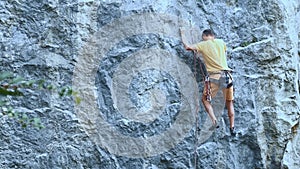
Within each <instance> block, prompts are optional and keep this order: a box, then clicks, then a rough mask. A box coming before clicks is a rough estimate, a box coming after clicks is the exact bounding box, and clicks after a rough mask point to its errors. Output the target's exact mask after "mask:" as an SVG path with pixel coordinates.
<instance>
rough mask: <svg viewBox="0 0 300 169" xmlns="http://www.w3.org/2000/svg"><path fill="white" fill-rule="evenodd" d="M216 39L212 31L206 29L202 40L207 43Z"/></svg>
mask: <svg viewBox="0 0 300 169" xmlns="http://www.w3.org/2000/svg"><path fill="white" fill-rule="evenodd" d="M214 38H215V35H214V32H213V31H212V30H211V29H205V30H204V31H203V32H202V39H203V40H204V41H206V40H212V39H214Z"/></svg>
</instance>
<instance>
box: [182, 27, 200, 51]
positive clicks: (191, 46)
mask: <svg viewBox="0 0 300 169" xmlns="http://www.w3.org/2000/svg"><path fill="white" fill-rule="evenodd" d="M180 35H181V40H182V43H183V45H184V48H185V49H186V50H197V45H196V44H193V45H190V44H188V43H187V40H186V37H185V35H184V32H183V30H182V29H180Z"/></svg>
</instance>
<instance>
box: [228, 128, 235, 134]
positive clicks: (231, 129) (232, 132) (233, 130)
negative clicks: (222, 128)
mask: <svg viewBox="0 0 300 169" xmlns="http://www.w3.org/2000/svg"><path fill="white" fill-rule="evenodd" d="M229 129H230V134H231V136H235V135H236V131H235V128H234V127H232V128H229Z"/></svg>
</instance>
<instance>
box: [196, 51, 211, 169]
mask: <svg viewBox="0 0 300 169" xmlns="http://www.w3.org/2000/svg"><path fill="white" fill-rule="evenodd" d="M193 54H194V76H195V78H196V79H197V65H196V63H197V60H198V62H199V69H200V70H201V75H202V80H203V83H204V85H207V86H206V89H207V90H210V88H209V87H210V85H209V84H208V82H209V81H207V80H209V79H207V78H208V77H207V76H206V73H205V72H204V69H203V66H202V63H201V60H200V59H199V58H198V57H197V51H193ZM195 88H196V91H197V92H196V93H195V95H194V97H195V99H197V94H198V86H195ZM206 92H207V91H206ZM208 96H210V95H209V94H208V93H207V97H208ZM206 99H208V98H206ZM210 99H211V98H210ZM199 109H200V107H199V106H198V104H197V106H196V111H195V116H196V129H195V137H196V139H195V149H194V160H195V169H196V168H197V159H198V156H197V148H198V146H199V145H198V143H199V141H198V138H199V137H198V129H199V114H198V113H199Z"/></svg>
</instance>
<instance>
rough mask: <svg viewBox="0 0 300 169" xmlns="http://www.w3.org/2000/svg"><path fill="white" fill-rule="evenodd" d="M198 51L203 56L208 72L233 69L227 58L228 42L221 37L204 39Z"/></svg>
mask: <svg viewBox="0 0 300 169" xmlns="http://www.w3.org/2000/svg"><path fill="white" fill-rule="evenodd" d="M196 46H197V51H198V52H200V53H201V54H202V56H203V59H204V63H205V65H206V69H207V71H208V72H216V71H221V70H231V69H230V68H229V67H228V65H227V60H226V53H225V51H226V44H225V42H224V41H223V40H221V39H213V40H206V41H202V42H200V43H198V44H196Z"/></svg>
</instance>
